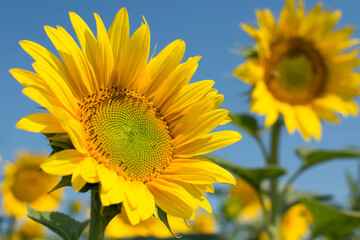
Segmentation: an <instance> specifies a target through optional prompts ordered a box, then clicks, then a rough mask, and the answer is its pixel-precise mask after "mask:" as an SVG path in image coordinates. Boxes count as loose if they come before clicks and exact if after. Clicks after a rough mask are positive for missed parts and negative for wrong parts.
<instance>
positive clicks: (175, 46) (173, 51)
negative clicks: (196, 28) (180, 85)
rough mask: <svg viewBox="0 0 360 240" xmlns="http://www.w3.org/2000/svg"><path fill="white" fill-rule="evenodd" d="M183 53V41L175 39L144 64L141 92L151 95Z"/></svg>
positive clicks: (173, 68)
mask: <svg viewBox="0 0 360 240" xmlns="http://www.w3.org/2000/svg"><path fill="white" fill-rule="evenodd" d="M184 53H185V43H184V41H182V40H180V39H179V40H175V41H174V42H172V43H170V44H169V45H168V46H166V47H165V48H164V49H163V50H162V51H161V52H160V53H159V54H158V55H157V56H156V57H154V58H153V59H151V60H150V61H149V63H148V64H147V66H146V70H145V73H144V77H143V79H144V83H143V84H142V85H143V89H144V90H142V92H144V93H145V94H146V95H147V96H149V97H152V96H153V95H155V94H156V90H157V89H158V88H159V87H160V86H161V85H162V83H163V82H164V80H165V79H166V78H167V77H168V76H169V75H170V74H171V73H172V72H173V71H174V70H175V68H176V67H177V66H178V65H179V63H180V61H181V59H182V58H183V56H184Z"/></svg>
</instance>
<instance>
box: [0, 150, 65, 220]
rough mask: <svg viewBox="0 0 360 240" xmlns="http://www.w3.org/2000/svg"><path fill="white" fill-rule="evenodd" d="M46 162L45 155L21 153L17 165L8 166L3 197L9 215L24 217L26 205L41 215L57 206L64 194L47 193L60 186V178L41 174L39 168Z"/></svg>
mask: <svg viewBox="0 0 360 240" xmlns="http://www.w3.org/2000/svg"><path fill="white" fill-rule="evenodd" d="M45 159H46V155H45V154H32V153H28V152H21V153H19V154H18V156H17V158H16V159H15V162H14V163H9V164H8V165H7V166H6V168H5V173H4V181H3V183H2V193H3V209H4V211H5V212H6V213H7V214H9V215H11V216H13V217H22V216H25V215H26V213H27V211H26V204H25V203H27V204H29V205H30V207H32V208H34V209H36V210H39V211H45V210H50V209H53V208H55V207H57V206H58V204H59V201H60V197H61V192H62V191H61V190H57V191H54V192H51V193H49V194H48V192H49V191H50V190H51V189H52V188H53V187H54V186H55V185H56V184H57V182H58V181H59V177H57V176H53V175H50V174H47V173H45V172H44V171H41V169H40V164H41V163H42V162H43V161H44V160H45Z"/></svg>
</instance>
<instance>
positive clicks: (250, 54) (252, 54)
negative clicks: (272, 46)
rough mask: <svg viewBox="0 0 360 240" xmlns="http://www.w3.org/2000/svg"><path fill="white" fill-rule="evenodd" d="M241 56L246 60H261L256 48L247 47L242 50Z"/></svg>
mask: <svg viewBox="0 0 360 240" xmlns="http://www.w3.org/2000/svg"><path fill="white" fill-rule="evenodd" d="M240 54H241V56H243V57H244V58H259V53H258V50H257V47H256V46H247V47H244V48H243V49H242V50H241V53H240Z"/></svg>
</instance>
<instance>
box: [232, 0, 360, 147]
mask: <svg viewBox="0 0 360 240" xmlns="http://www.w3.org/2000/svg"><path fill="white" fill-rule="evenodd" d="M295 5H296V4H295V2H294V0H286V2H285V6H284V9H283V10H282V12H281V14H280V17H279V20H278V22H277V23H276V22H275V19H274V17H273V15H272V13H271V12H270V11H269V10H264V11H257V18H258V24H259V29H256V28H254V27H251V26H249V25H246V24H242V25H241V27H242V28H243V29H244V30H245V31H246V32H247V33H248V34H249V35H250V36H251V37H252V38H254V40H255V42H256V49H257V51H256V54H255V55H256V56H253V57H249V58H248V60H247V62H245V63H244V64H241V65H240V66H238V67H237V68H236V69H235V70H234V75H235V76H236V77H238V78H240V79H242V80H243V81H244V82H246V83H248V84H250V85H252V86H253V89H252V92H251V102H250V110H251V111H253V112H257V113H259V114H261V115H266V119H265V125H266V126H271V125H272V124H274V123H275V121H276V120H277V119H278V118H279V115H280V114H281V115H282V116H283V119H284V122H285V125H286V127H287V130H288V131H289V132H290V133H293V132H294V131H295V129H297V130H298V131H299V132H300V134H301V135H302V136H303V138H304V139H305V140H309V139H310V138H311V137H314V138H315V139H317V140H319V139H320V138H321V120H326V121H329V122H334V123H336V122H339V118H338V117H337V115H336V112H337V113H340V114H342V115H344V116H347V115H356V114H357V113H358V106H357V104H356V103H355V102H354V97H356V96H358V95H359V83H360V77H359V73H355V72H353V69H354V68H355V67H357V66H358V65H359V60H358V59H357V54H358V50H351V49H349V48H350V47H352V46H354V45H355V44H357V43H358V40H357V39H349V38H350V36H351V34H352V32H353V30H354V28H353V27H344V28H341V29H339V30H334V26H335V24H336V23H337V22H338V20H339V18H340V16H341V13H340V11H335V12H331V11H329V10H326V11H322V6H321V4H317V5H316V6H315V7H314V8H313V9H312V10H311V11H310V12H308V13H306V12H305V10H304V5H303V2H302V1H301V0H300V1H299V2H298V6H297V7H296V6H295Z"/></svg>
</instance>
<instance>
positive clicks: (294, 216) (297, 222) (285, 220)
mask: <svg viewBox="0 0 360 240" xmlns="http://www.w3.org/2000/svg"><path fill="white" fill-rule="evenodd" d="M312 224H314V217H313V215H312V214H311V212H310V211H309V209H308V208H307V207H306V206H305V205H304V204H302V203H298V204H295V205H293V206H292V207H290V208H289V209H288V210H287V211H286V212H285V213H284V215H283V217H282V220H281V224H280V240H301V239H304V237H306V235H308V234H309V232H310V228H309V227H310V226H311V225H312ZM259 240H270V236H269V234H268V233H267V232H261V233H260V234H259Z"/></svg>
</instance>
